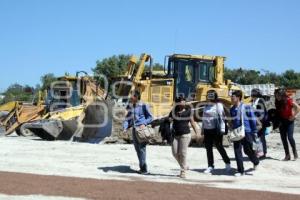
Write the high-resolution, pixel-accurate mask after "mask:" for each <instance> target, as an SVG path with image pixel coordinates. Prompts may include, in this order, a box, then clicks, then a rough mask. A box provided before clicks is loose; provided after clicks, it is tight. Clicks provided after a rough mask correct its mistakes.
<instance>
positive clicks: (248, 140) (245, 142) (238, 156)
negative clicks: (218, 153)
mask: <svg viewBox="0 0 300 200" xmlns="http://www.w3.org/2000/svg"><path fill="white" fill-rule="evenodd" d="M252 143H253V135H252V134H250V133H246V135H245V137H244V138H243V139H242V140H241V141H237V142H234V143H233V146H234V154H235V160H236V163H237V168H238V172H239V173H244V172H245V170H244V164H243V153H242V148H243V149H244V153H245V154H246V155H247V156H248V157H249V159H250V161H251V162H252V163H253V164H254V165H258V164H259V159H258V158H257V157H256V155H255V152H254V150H253V148H252Z"/></svg>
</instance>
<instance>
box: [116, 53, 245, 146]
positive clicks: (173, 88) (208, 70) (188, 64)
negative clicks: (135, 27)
mask: <svg viewBox="0 0 300 200" xmlns="http://www.w3.org/2000/svg"><path fill="white" fill-rule="evenodd" d="M225 59H226V58H225V57H223V56H206V55H185V54H174V55H170V56H166V57H165V64H164V69H163V70H161V71H154V70H153V69H152V63H153V60H152V57H151V56H150V55H148V54H142V55H141V56H140V58H139V59H138V58H137V57H135V56H132V57H131V59H130V61H129V63H128V69H127V71H126V73H125V74H124V75H122V76H119V77H117V78H115V81H114V84H112V86H113V89H112V91H113V95H112V96H113V97H116V99H117V102H118V104H121V105H122V104H123V105H124V104H125V105H126V104H127V103H128V100H129V96H130V94H131V92H132V91H133V90H138V91H140V92H141V101H143V102H145V103H147V104H149V106H150V109H151V112H152V113H153V115H154V118H155V120H154V121H153V123H152V125H153V126H156V130H157V131H156V132H157V134H158V125H160V124H161V122H162V120H163V119H164V118H166V117H167V116H168V115H169V113H170V112H171V109H172V107H173V103H174V100H175V98H176V97H178V96H183V97H185V98H186V99H187V102H188V104H190V105H191V106H192V107H193V109H194V110H195V111H197V112H195V113H197V114H198V116H200V117H201V116H202V114H201V113H202V110H203V107H204V105H205V102H206V96H207V91H209V90H215V91H216V92H217V93H218V96H219V98H220V101H222V102H223V103H224V105H225V108H227V109H226V110H227V111H226V112H227V113H228V109H229V108H230V106H231V99H230V96H231V93H232V92H233V91H235V90H241V89H240V88H239V87H238V86H237V85H235V84H234V83H232V82H231V81H230V80H224V61H225ZM244 101H246V102H249V101H250V99H244ZM118 104H117V105H118ZM198 119H199V118H198ZM159 135H160V134H158V138H157V142H160V141H159V140H160V139H161V138H159ZM193 136H195V135H193ZM193 138H194V139H195V137H193ZM124 139H125V140H128V139H130V135H126V136H124Z"/></svg>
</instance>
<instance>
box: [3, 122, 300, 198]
mask: <svg viewBox="0 0 300 200" xmlns="http://www.w3.org/2000/svg"><path fill="white" fill-rule="evenodd" d="M299 127H300V126H299V121H297V125H296V128H295V139H296V143H297V146H298V147H299V146H300V129H299ZM267 141H268V157H267V159H266V160H263V161H262V162H261V164H260V167H259V169H258V170H256V171H253V170H252V167H253V165H252V163H251V162H249V160H248V159H247V158H246V157H245V162H244V165H245V169H246V171H247V174H246V175H245V176H243V177H239V178H236V177H234V173H235V171H236V163H235V159H234V152H233V147H232V146H230V147H228V148H226V151H227V153H228V154H229V157H230V158H231V162H232V167H233V170H232V172H230V173H229V174H228V173H226V172H225V170H224V166H225V165H224V163H223V161H222V159H221V157H220V155H219V154H218V153H217V151H216V150H215V151H214V155H215V166H216V169H215V170H214V172H213V174H212V175H206V174H204V173H203V171H204V170H205V169H206V167H207V159H206V151H205V149H204V148H195V147H194V148H189V150H188V164H189V167H190V170H189V171H188V173H187V179H180V178H179V177H178V174H179V166H178V164H177V163H176V161H175V159H174V158H173V156H172V152H171V148H170V146H154V145H151V146H148V147H147V162H148V167H149V170H150V175H147V176H144V175H139V174H137V173H136V171H135V170H137V169H138V161H137V157H136V153H135V150H134V147H133V145H130V144H129V145H128V144H111V145H107V144H106V145H95V144H84V143H74V142H70V141H54V142H47V141H43V140H40V139H39V138H36V137H31V138H25V137H18V136H16V135H11V136H9V137H0V147H1V150H0V199H1V200H2V199H4V200H32V199H33V200H82V199H133V200H134V199H147V200H148V199H150V200H151V199H172V200H175V199H204V200H214V199H216V200H222V199H224V200H225V199H226V200H232V199H233V200H234V199H238V200H240V199H247V200H248V199H255V200H259V199H263V200H268V199H270V200H271V199H272V200H273V199H274V200H276V199H278V200H279V199H280V200H285V199H287V200H289V199H293V200H297V199H299V200H300V160H297V161H289V162H283V161H281V159H282V158H283V157H284V151H283V148H282V144H281V141H280V136H279V134H278V133H276V132H275V133H272V134H271V135H269V136H268V137H267Z"/></svg>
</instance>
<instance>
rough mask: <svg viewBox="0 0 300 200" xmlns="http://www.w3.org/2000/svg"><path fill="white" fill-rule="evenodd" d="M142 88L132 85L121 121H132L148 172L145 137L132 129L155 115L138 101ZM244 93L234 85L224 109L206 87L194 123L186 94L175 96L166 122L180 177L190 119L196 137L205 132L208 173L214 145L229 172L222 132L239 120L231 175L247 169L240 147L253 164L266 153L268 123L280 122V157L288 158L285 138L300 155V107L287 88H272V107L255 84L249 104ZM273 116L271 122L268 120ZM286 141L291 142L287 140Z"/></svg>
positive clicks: (184, 167)
mask: <svg viewBox="0 0 300 200" xmlns="http://www.w3.org/2000/svg"><path fill="white" fill-rule="evenodd" d="M140 97H141V94H140V93H139V92H138V91H134V92H133V94H132V97H131V99H130V105H129V106H128V107H127V111H128V112H127V115H126V119H125V121H124V124H123V128H124V131H126V130H128V129H129V128H130V127H132V136H133V144H134V147H135V150H136V153H137V156H138V159H139V165H140V170H139V171H138V172H139V173H141V174H148V167H147V163H146V145H147V144H146V143H145V142H144V143H140V142H139V141H138V139H137V137H136V134H137V132H136V129H137V128H139V127H145V126H147V125H148V124H150V123H151V122H152V120H153V116H152V114H151V112H150V109H149V106H148V105H146V104H144V103H142V102H141V101H140ZM242 97H243V93H242V92H241V91H234V92H233V93H232V94H231V104H232V107H231V108H230V112H229V113H228V114H226V110H225V108H224V107H225V106H224V105H223V103H222V102H221V101H220V100H219V97H218V94H217V92H216V91H214V90H210V91H208V92H207V104H206V105H205V106H204V108H203V115H202V120H201V121H202V126H201V128H199V126H197V122H196V121H198V120H196V119H195V113H194V111H193V109H191V107H189V106H187V104H186V101H185V98H183V97H177V98H176V99H175V105H174V107H173V109H172V111H171V113H170V114H169V117H168V119H166V120H167V124H168V126H169V124H171V123H172V128H171V129H170V130H171V131H169V132H170V134H171V135H172V137H171V138H172V140H171V145H172V153H173V156H174V158H175V159H176V161H177V162H178V164H179V166H180V175H179V176H180V177H181V178H185V177H186V171H187V170H189V166H188V164H187V151H188V147H189V144H190V142H191V132H190V125H191V127H192V128H193V130H194V132H195V133H196V135H197V136H198V137H204V145H205V149H206V153H207V162H208V167H207V169H206V170H205V171H204V173H207V174H211V173H213V170H214V168H215V166H214V154H213V147H214V146H215V147H216V149H217V150H218V152H219V153H220V155H221V157H222V158H223V161H224V163H225V171H226V172H228V173H229V172H230V171H231V170H232V168H231V161H230V158H229V156H228V154H227V152H226V150H225V148H224V146H223V137H224V135H226V134H227V133H228V131H229V130H232V129H236V128H238V127H241V126H243V128H244V129H243V130H244V132H245V134H244V137H243V138H242V139H240V140H238V141H234V142H233V147H234V154H235V160H236V163H237V172H236V173H235V176H237V177H238V176H243V175H244V174H245V169H244V165H243V152H242V151H244V153H245V154H246V155H247V156H248V158H249V160H250V161H251V162H252V163H253V169H254V170H256V169H257V167H258V166H259V163H260V161H261V159H264V158H266V155H267V143H266V135H267V134H269V132H270V127H271V124H272V125H273V127H274V128H276V127H279V130H280V136H281V140H282V144H283V147H284V150H285V157H284V159H283V160H284V161H288V160H291V159H292V157H291V154H290V151H289V144H290V146H291V147H292V152H293V157H294V159H295V160H296V159H298V154H297V150H296V143H295V140H294V137H293V134H294V121H295V118H296V116H297V115H298V113H299V112H300V106H299V105H298V104H297V103H296V102H295V101H293V100H292V99H291V98H290V97H289V96H288V95H287V92H286V90H285V89H277V90H276V91H275V109H274V110H273V112H269V111H268V109H267V107H266V104H265V101H264V99H263V98H262V94H261V92H260V90H259V89H254V90H252V92H251V100H252V104H251V105H249V104H245V103H243V101H242ZM271 122H272V123H271ZM257 141H259V142H260V145H261V152H260V154H258V152H257V151H256V150H255V148H254V144H255V143H256V142H257ZM288 143H289V144H288Z"/></svg>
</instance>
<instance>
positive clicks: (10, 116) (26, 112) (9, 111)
mask: <svg viewBox="0 0 300 200" xmlns="http://www.w3.org/2000/svg"><path fill="white" fill-rule="evenodd" d="M38 94H39V95H38V99H37V101H36V102H33V103H26V102H20V101H12V102H8V103H5V104H3V105H1V106H0V127H1V129H2V130H1V131H2V133H4V134H5V135H10V134H11V133H13V132H14V131H16V132H17V134H18V135H23V136H28V135H32V133H31V132H30V131H28V130H27V129H25V128H24V126H23V124H24V123H27V122H30V121H34V120H38V119H41V118H42V117H43V115H44V114H45V112H46V111H45V105H44V99H43V95H42V94H41V92H39V93H38Z"/></svg>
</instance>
